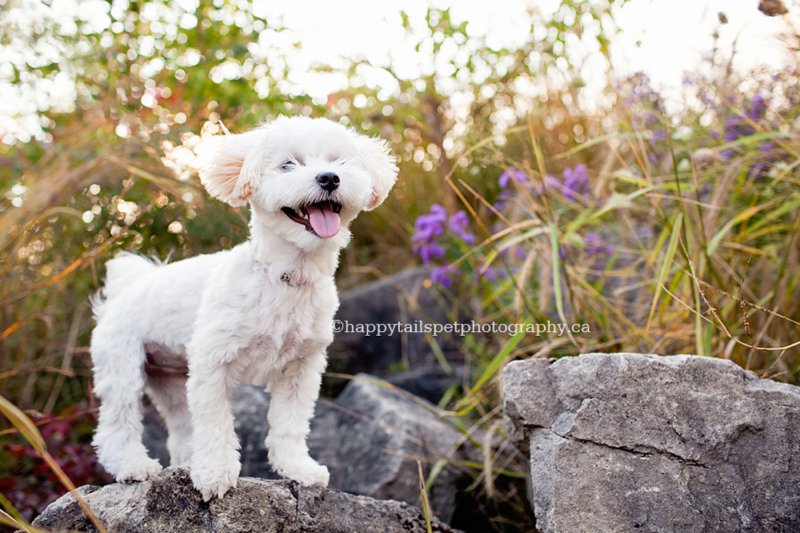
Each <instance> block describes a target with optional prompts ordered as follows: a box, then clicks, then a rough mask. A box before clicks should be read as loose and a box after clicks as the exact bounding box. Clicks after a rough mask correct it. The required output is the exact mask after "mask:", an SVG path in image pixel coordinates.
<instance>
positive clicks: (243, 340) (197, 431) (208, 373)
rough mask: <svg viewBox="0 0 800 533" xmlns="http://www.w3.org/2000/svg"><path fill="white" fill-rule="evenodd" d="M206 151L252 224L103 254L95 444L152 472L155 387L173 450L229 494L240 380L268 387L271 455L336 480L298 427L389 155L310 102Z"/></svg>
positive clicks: (215, 174)
mask: <svg viewBox="0 0 800 533" xmlns="http://www.w3.org/2000/svg"><path fill="white" fill-rule="evenodd" d="M201 152H202V153H201V156H202V157H203V159H204V163H203V167H202V169H201V172H200V177H201V181H202V183H203V185H204V186H205V187H206V189H207V190H208V192H209V193H210V194H211V195H212V196H214V197H216V198H219V199H220V200H222V201H225V202H227V203H229V204H231V205H242V204H244V203H249V204H250V207H251V222H250V238H249V240H247V241H246V242H245V243H243V244H240V245H239V246H236V247H235V248H233V249H231V250H227V251H222V252H218V253H215V254H211V255H201V256H197V257H193V258H190V259H186V260H183V261H178V262H176V263H171V264H160V263H157V262H154V261H150V260H148V259H145V258H143V257H140V256H137V255H133V254H126V253H123V254H120V255H118V256H117V257H115V258H114V259H112V260H111V261H109V262H108V264H107V275H106V279H105V285H104V288H103V290H102V292H101V294H100V295H99V296H98V297H96V298H95V299H94V301H93V308H94V313H95V317H96V320H97V325H96V327H95V329H94V331H93V334H92V342H91V353H92V361H93V363H94V376H95V381H94V391H95V394H96V395H97V397H98V398H100V400H101V406H100V416H99V423H98V427H97V432H96V435H95V438H94V446H95V448H96V450H97V454H98V457H99V460H100V462H101V464H102V465H103V466H104V467H105V468H106V470H108V471H109V472H110V473H111V474H113V475H114V476H115V477H116V479H117V480H118V481H134V480H143V479H146V478H148V477H150V476H153V475H154V474H156V473H157V472H159V470H160V466H159V464H158V462H156V461H155V460H154V459H152V458H150V457H148V454H147V450H146V449H145V447H144V445H143V444H142V406H141V399H142V398H141V397H142V394H143V393H146V394H147V395H148V397H149V398H150V399H151V401H152V402H153V404H154V405H155V406H156V408H157V409H158V411H159V412H160V413H161V415H162V417H163V418H164V420H165V422H166V425H167V429H168V430H169V439H168V442H167V445H168V449H169V453H170V460H171V462H172V464H176V465H189V466H190V467H191V475H192V481H193V482H194V485H195V487H196V488H197V489H198V490H199V491H200V492H201V493H202V495H203V498H204V499H206V500H209V499H210V498H212V497H213V496H218V497H222V496H223V495H224V494H225V493H226V492H227V491H228V490H229V489H230V488H231V487H235V486H236V482H237V479H238V476H239V469H240V463H239V451H238V448H239V443H238V441H237V438H236V434H235V433H234V426H233V415H232V411H231V405H230V398H231V393H232V391H233V389H234V388H235V387H236V386H237V385H238V384H239V383H252V384H257V385H263V386H265V387H267V388H268V390H269V391H270V392H271V395H272V400H271V403H270V408H269V414H268V420H269V425H270V432H269V436H268V437H267V440H266V445H267V448H268V451H269V460H270V462H271V463H272V465H273V467H274V468H275V469H276V470H277V471H278V472H279V473H280V474H281V475H283V476H286V477H288V478H290V479H293V480H296V481H298V482H300V483H302V484H306V485H308V484H319V485H327V483H328V477H329V476H328V470H327V468H325V467H324V466H321V465H319V464H318V463H317V462H316V461H314V460H313V459H312V458H311V457H310V456H309V453H308V448H307V446H306V442H305V441H306V436H307V435H308V431H309V420H310V419H311V417H312V414H313V411H314V404H315V402H316V399H317V396H318V394H319V386H320V380H321V375H322V372H323V371H324V369H325V366H326V349H327V346H328V344H330V342H331V341H332V340H333V331H332V325H333V324H332V321H333V316H334V313H335V312H336V309H337V307H338V305H339V301H338V297H337V293H336V287H335V285H334V279H333V276H334V271H335V270H336V266H337V263H338V257H339V252H340V250H341V249H342V248H343V247H344V246H346V245H347V243H348V241H349V240H350V230H349V229H348V226H349V224H350V222H351V221H352V220H353V219H354V218H355V217H356V215H357V214H358V213H359V212H361V211H364V210H370V209H374V208H375V207H377V206H378V205H380V204H381V202H383V200H384V199H385V198H386V196H387V195H388V194H389V191H390V189H391V188H392V186H393V185H394V182H395V180H396V177H397V167H396V165H395V160H394V157H392V156H391V155H390V154H389V152H388V150H387V148H386V146H385V144H384V143H383V141H380V140H377V139H372V138H368V137H365V136H361V135H358V134H356V133H355V132H353V131H352V130H350V129H347V128H345V127H344V126H342V125H340V124H337V123H334V122H331V121H328V120H325V119H310V118H279V119H277V120H275V121H273V122H272V123H269V124H267V125H264V126H262V127H259V128H257V129H255V130H253V131H250V132H247V133H243V134H238V135H226V136H216V137H212V138H211V139H210V140H207V141H206V142H204V143H203V144H202V145H201ZM321 176H322V177H321ZM325 176H327V178H326V177H325ZM332 180H333V182H332ZM333 183H335V185H336V186H335V187H334V185H333Z"/></svg>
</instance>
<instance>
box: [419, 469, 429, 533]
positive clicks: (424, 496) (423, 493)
mask: <svg viewBox="0 0 800 533" xmlns="http://www.w3.org/2000/svg"><path fill="white" fill-rule="evenodd" d="M417 472H418V473H419V497H420V499H421V500H422V514H423V515H424V516H425V528H426V529H427V531H428V533H433V527H432V526H431V504H430V502H429V501H428V491H427V489H426V488H425V476H423V475H422V463H420V462H419V461H417Z"/></svg>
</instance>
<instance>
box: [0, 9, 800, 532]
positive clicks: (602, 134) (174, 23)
mask: <svg viewBox="0 0 800 533" xmlns="http://www.w3.org/2000/svg"><path fill="white" fill-rule="evenodd" d="M620 3H622V2H612V1H611V0H606V1H600V2H583V1H579V0H573V1H564V2H562V3H561V7H560V8H559V10H558V11H557V12H556V13H555V15H552V16H546V17H545V16H543V15H542V14H540V13H537V12H536V11H531V13H530V38H529V39H528V40H526V41H525V42H523V43H521V44H520V45H519V46H515V47H512V48H493V47H491V46H489V45H488V44H487V42H486V41H485V38H483V37H481V36H478V35H471V34H470V33H469V31H468V26H467V25H466V23H464V22H463V21H459V20H454V18H453V17H452V15H451V12H450V11H449V10H446V9H436V8H430V9H429V10H428V11H427V15H426V17H425V18H424V24H422V25H421V26H420V25H419V24H418V23H416V22H414V20H412V18H410V17H409V16H407V15H405V14H404V15H403V16H402V17H401V20H402V23H403V25H404V27H405V29H406V30H407V31H408V33H409V35H413V36H414V38H415V39H416V40H417V46H416V48H415V51H414V53H415V54H417V56H418V58H419V62H420V63H421V64H425V65H429V68H427V69H423V70H422V71H421V74H420V75H419V76H418V77H415V78H413V79H408V78H404V77H403V76H401V75H400V74H398V73H397V72H396V71H395V69H394V68H393V65H391V64H386V65H372V64H367V63H365V62H364V61H362V60H360V59H359V58H350V60H349V63H348V65H347V66H346V68H345V69H344V70H343V73H344V74H345V75H346V76H347V79H348V80H349V83H348V88H347V89H346V90H343V91H341V92H338V93H336V94H331V95H330V96H329V97H328V99H327V101H326V102H317V101H315V100H313V99H312V98H310V97H309V96H307V95H304V94H302V93H301V92H299V91H297V90H296V88H294V87H291V86H289V85H287V83H286V81H285V79H286V77H287V70H288V69H289V68H290V67H289V63H288V62H287V60H286V58H285V57H283V56H282V55H281V52H280V50H279V49H274V48H271V47H270V46H269V43H270V42H274V41H276V40H281V41H282V42H286V41H287V40H288V41H289V42H291V39H292V35H291V32H289V31H288V30H286V29H285V28H282V27H281V26H280V24H279V23H276V22H275V21H273V20H269V19H265V18H262V17H260V16H257V13H258V10H257V9H254V8H253V6H252V5H251V4H250V3H249V2H247V1H243V0H242V1H235V2H234V1H228V0H225V1H222V0H216V1H213V2H211V1H207V0H200V1H199V2H196V3H177V4H172V3H168V2H159V1H131V2H127V3H120V2H111V3H109V4H108V5H107V6H106V9H107V12H108V16H107V20H105V22H104V23H103V24H100V25H97V24H96V23H94V22H90V21H88V20H81V19H80V18H78V19H76V20H68V21H67V20H56V19H54V18H53V17H50V16H47V13H46V9H45V8H43V7H41V6H40V8H41V15H42V16H41V17H36V18H35V19H31V22H30V24H29V25H28V26H26V25H25V24H24V23H21V22H20V21H21V20H26V19H25V17H20V16H19V13H20V10H25V9H30V6H31V4H30V3H29V2H22V1H20V0H18V1H11V2H8V3H7V5H6V8H5V9H4V10H3V11H2V14H0V28H2V40H1V41H0V45H2V46H3V47H5V50H6V52H8V53H6V54H3V55H2V57H0V76H2V77H3V81H5V82H10V83H12V84H14V86H15V87H17V88H18V89H19V90H20V91H28V92H30V93H31V94H41V95H44V99H45V101H44V102H43V103H42V104H41V105H40V112H39V115H38V117H39V121H40V124H41V126H42V128H43V135H41V136H40V138H36V139H29V140H25V141H24V142H23V141H17V142H13V143H11V144H3V145H0V192H2V197H0V257H2V260H0V271H1V272H0V276H1V279H2V280H3V283H2V285H1V286H0V317H1V318H0V354H1V357H0V383H1V384H2V385H1V386H2V391H3V396H5V397H7V398H9V399H11V400H12V401H14V402H15V403H16V404H17V405H19V406H21V407H23V408H25V409H28V410H30V411H31V412H39V413H46V415H47V416H46V417H43V418H41V417H40V418H39V419H38V420H39V423H40V424H41V425H42V428H43V430H42V432H43V434H44V436H45V438H46V439H47V440H48V442H49V443H50V444H51V446H52V447H53V448H56V449H57V453H56V454H55V455H56V457H57V458H59V459H60V460H61V461H62V462H63V464H65V465H72V464H73V463H74V465H76V466H75V468H74V469H71V467H69V468H68V467H65V470H67V472H68V473H69V474H70V475H72V476H74V480H75V481H76V482H79V483H83V482H88V481H92V480H94V481H95V482H97V481H98V480H99V481H102V480H103V478H102V474H101V473H100V472H99V471H98V469H97V468H96V467H95V465H93V463H92V459H91V453H90V451H89V450H88V448H87V442H88V440H89V435H90V428H91V426H92V413H93V408H94V404H93V400H92V397H91V394H90V371H89V368H90V365H89V357H88V350H87V345H88V338H89V333H90V331H91V327H92V317H91V311H90V309H89V306H88V296H89V295H90V294H92V293H93V292H94V291H96V290H97V289H98V287H99V283H100V280H101V279H102V275H103V266H102V265H103V263H104V261H105V260H106V259H108V258H109V257H110V256H112V255H113V254H114V253H115V252H116V251H118V250H120V249H127V250H137V251H138V252H139V253H143V254H152V255H156V256H158V257H162V258H163V257H167V256H171V257H172V258H173V259H176V260H177V259H181V258H183V257H186V256H191V255H195V254H197V253H203V252H209V251H215V250H218V249H220V248H226V247H229V246H231V245H232V244H234V243H237V242H240V241H242V240H243V239H244V238H245V237H246V212H245V211H243V210H234V209H231V208H227V207H226V206H224V205H222V204H220V203H219V202H214V201H210V200H207V198H206V196H205V195H204V193H203V191H202V190H201V188H200V187H199V184H198V182H197V180H196V176H195V175H194V173H193V172H192V171H191V168H190V164H189V163H190V160H191V158H192V148H193V147H194V146H196V143H197V139H198V137H197V135H198V134H199V133H200V132H202V131H206V132H208V131H218V130H219V128H220V126H219V121H222V122H223V123H224V124H225V125H226V126H227V127H228V128H230V129H232V130H235V131H242V130H245V129H247V128H249V127H252V126H254V125H256V124H258V123H259V122H260V121H263V120H266V119H269V118H270V117H274V116H276V115H280V114H289V115H298V114H302V115H312V116H327V117H330V118H333V119H335V120H340V121H342V122H344V123H346V124H350V125H352V126H353V127H355V128H356V129H358V130H360V131H363V132H366V133H369V134H375V135H380V136H382V137H384V138H386V139H387V140H388V141H389V142H390V143H391V145H392V148H393V150H394V151H395V153H396V154H398V157H399V159H400V162H401V163H400V166H401V183H400V184H399V185H398V187H397V189H396V191H395V192H394V193H393V195H392V196H391V198H390V199H389V200H388V202H387V204H386V205H385V206H384V207H382V208H381V209H380V210H378V211H376V212H374V213H372V214H371V216H369V217H362V218H360V219H359V220H358V221H357V222H356V227H355V228H354V232H355V234H356V235H357V241H358V242H357V246H352V247H350V248H349V249H348V250H346V251H345V254H344V256H343V260H342V268H341V269H340V272H339V277H340V280H339V284H340V286H341V287H347V286H351V285H353V284H355V283H358V282H361V281H365V280H371V279H374V278H375V277H376V276H380V275H383V274H387V273H391V272H395V271H398V270H400V269H402V268H404V267H406V266H410V265H415V264H419V263H424V264H427V265H429V266H430V267H431V268H432V269H433V270H432V275H431V284H432V285H435V286H436V287H437V288H438V289H439V290H441V291H442V294H443V295H445V296H448V297H449V298H450V301H452V302H454V303H453V314H454V316H461V317H465V316H466V317H469V318H470V319H475V320H477V321H483V322H489V321H495V322H500V323H507V324H526V323H535V322H546V321H548V320H550V321H553V322H563V323H581V324H587V325H588V326H589V328H590V330H591V333H590V334H586V333H581V334H573V335H566V336H565V335H556V334H552V333H549V334H544V335H538V336H537V335H532V334H519V335H515V336H512V337H510V338H509V336H508V335H494V336H492V335H470V336H467V337H465V338H460V339H456V341H457V342H458V343H460V344H461V345H462V346H463V349H462V352H463V354H464V357H465V359H466V362H467V364H468V365H469V368H470V370H471V372H470V376H469V379H468V380H467V382H465V383H463V384H462V386H461V387H459V388H458V389H457V390H453V391H450V393H449V394H448V395H447V396H446V397H445V398H444V399H443V401H442V403H441V405H440V406H441V407H442V408H444V409H447V410H449V411H451V413H450V414H451V415H455V416H456V417H457V419H458V420H461V421H462V423H463V424H464V427H465V428H466V427H483V428H493V429H492V430H491V433H492V434H493V435H495V438H496V439H497V440H498V441H500V442H501V444H500V445H499V446H500V449H502V450H506V452H507V453H506V452H504V453H497V454H496V455H494V456H493V455H492V453H488V452H487V456H488V460H487V461H485V462H484V464H483V465H475V468H474V475H475V478H476V480H477V482H476V486H475V487H474V489H475V490H479V491H483V492H484V493H485V494H487V495H488V496H490V499H491V498H493V499H494V501H495V502H496V504H491V503H490V504H487V509H486V512H487V514H489V515H493V513H494V514H496V513H497V512H498V511H497V509H500V508H501V507H502V505H506V504H507V505H509V506H511V507H512V508H515V509H517V510H518V511H519V514H520V516H521V515H522V514H524V507H525V502H524V498H523V497H522V495H521V493H520V485H519V483H518V482H516V481H514V479H515V478H514V476H513V473H508V472H505V471H504V469H505V467H506V466H507V464H508V456H509V453H511V452H508V451H507V450H508V449H509V448H508V446H505V447H504V445H503V444H502V440H503V435H502V430H501V429H498V426H496V425H495V426H493V424H494V423H495V422H496V420H497V418H498V416H499V409H498V406H499V402H498V391H497V387H496V382H497V380H496V376H497V372H498V370H499V369H500V368H501V366H502V364H503V363H505V362H506V361H508V360H510V359H512V358H515V357H545V356H567V355H575V354H578V353H585V352H589V351H634V352H654V353H697V354H703V355H708V356H716V357H726V358H730V359H733V360H734V361H736V362H737V363H739V364H740V365H742V366H744V367H746V368H750V369H753V370H755V371H757V372H759V373H760V374H761V375H763V376H766V377H772V378H775V379H780V380H784V381H788V382H790V383H797V381H798V378H800V346H798V339H800V335H798V333H800V308H798V306H799V305H800V304H798V302H799V301H800V269H798V263H800V245H798V227H799V226H800V209H798V207H799V206H800V187H799V185H800V174H799V173H798V165H799V164H800V163H798V162H799V161H800V137H799V136H798V133H797V132H798V129H800V122H799V121H800V118H799V117H798V114H799V113H800V85H798V84H799V83H800V78H798V70H797V65H795V66H794V67H789V68H787V69H786V70H784V71H781V72H765V71H764V72H752V73H747V75H746V76H742V77H740V76H741V75H738V74H735V73H733V72H731V70H730V69H729V68H728V66H729V61H730V52H729V51H725V50H716V51H715V54H713V55H712V56H710V57H708V58H707V59H706V63H705V64H704V67H703V69H702V72H699V73H690V74H687V78H686V83H685V87H684V89H685V93H686V101H687V102H688V105H687V106H686V107H685V108H684V109H683V110H681V111H679V112H676V113H671V114H668V113H667V112H666V110H665V105H664V102H663V100H662V97H661V95H660V94H659V93H658V92H657V91H656V90H655V89H653V88H652V87H651V86H650V83H649V81H648V79H647V78H646V76H644V75H637V76H633V77H630V78H625V79H618V78H616V77H615V76H614V73H613V72H611V71H609V72H608V76H607V87H606V88H605V90H604V91H601V94H602V95H603V99H602V100H601V101H600V103H599V104H593V105H589V104H587V98H586V94H585V92H586V91H587V88H586V86H585V83H584V82H583V81H582V80H583V77H582V71H583V70H582V69H583V68H584V66H585V59H586V58H585V57H583V56H581V55H580V54H576V53H573V52H571V50H572V49H573V48H572V47H571V44H570V43H574V40H575V39H576V38H577V39H580V40H582V42H586V41H587V40H588V41H591V42H593V43H594V45H593V47H594V48H595V49H596V50H597V51H598V53H599V54H600V55H601V57H602V56H603V55H605V54H608V46H609V42H610V41H611V40H613V38H614V35H615V28H614V21H613V16H612V14H613V9H612V8H613V7H614V5H618V4H620ZM754 11H755V9H754ZM720 23H721V24H724V18H723V17H720ZM796 39H797V35H788V36H787V45H791V43H793V42H796ZM298 46H301V44H298ZM52 47H56V48H57V49H58V50H60V54H59V58H60V59H58V60H54V59H53V58H52V55H48V53H46V51H47V50H48V49H49V48H52ZM19 49H22V50H25V54H22V55H20V54H15V53H11V52H12V51H14V50H19ZM330 68H331V67H328V66H325V65H321V66H320V67H319V69H320V70H321V71H326V70H330ZM365 69H373V70H374V69H377V70H380V71H381V72H382V73H383V74H384V75H385V76H389V77H391V78H392V79H393V80H394V83H395V84H396V87H397V90H396V91H394V92H392V93H391V94H386V91H383V90H381V89H380V88H379V87H375V86H371V85H370V84H368V83H366V82H365V81H364V80H365V76H364V71H365ZM63 83H71V84H74V87H75V92H74V98H73V99H72V101H71V102H68V103H67V104H66V105H65V104H62V103H59V104H57V105H56V103H53V102H49V101H47V98H46V95H47V87H50V86H52V85H55V84H63ZM592 89H593V90H595V91H596V89H597V88H596V87H594V88H592ZM53 414H55V415H56V418H53V417H52V416H51V415H53ZM42 416H44V415H42ZM14 433H15V432H14V430H13V429H11V428H9V429H4V430H3V431H2V433H1V434H2V438H3V439H4V448H3V451H2V452H0V454H2V455H0V477H3V476H5V477H3V479H0V487H2V490H3V493H4V494H5V496H6V497H7V498H9V499H10V500H11V502H12V503H13V504H14V505H16V506H18V507H19V508H20V509H21V510H22V512H23V515H24V516H25V517H26V518H30V517H31V516H32V515H33V514H34V513H35V512H36V510H37V509H41V506H42V505H43V504H45V503H46V502H47V500H48V499H51V498H52V497H53V496H55V495H56V494H57V493H58V492H59V488H58V485H57V484H55V483H52V484H51V485H52V488H51V489H48V490H46V491H39V493H40V494H45V495H46V497H42V498H38V497H33V496H31V491H30V487H31V486H35V485H37V484H39V485H41V484H42V483H45V485H41V486H48V487H50V486H51V485H46V483H47V482H43V481H42V480H43V479H45V478H47V476H48V474H47V471H46V468H45V469H43V468H42V467H41V464H40V463H37V462H36V460H35V459H33V457H32V456H31V454H30V453H29V450H27V449H26V448H25V445H24V444H23V442H22V441H21V439H19V438H17V437H16V436H15V435H14ZM493 461H495V462H493ZM500 461H505V463H503V464H500ZM48 479H49V478H48ZM509 480H510V481H509ZM515 483H516V484H515ZM26 487H27V488H26ZM498 487H499V488H498ZM502 502H505V503H502ZM503 508H504V509H506V511H504V512H507V508H506V507H503ZM492 509H494V510H492ZM512 514H513V513H512ZM509 516H510V515H509ZM519 520H524V519H522V518H520V519H519ZM494 525H495V527H496V528H498V529H504V528H506V529H513V528H514V527H515V522H514V519H509V518H508V517H507V518H506V519H498V518H496V517H495V522H494ZM517 525H519V523H517Z"/></svg>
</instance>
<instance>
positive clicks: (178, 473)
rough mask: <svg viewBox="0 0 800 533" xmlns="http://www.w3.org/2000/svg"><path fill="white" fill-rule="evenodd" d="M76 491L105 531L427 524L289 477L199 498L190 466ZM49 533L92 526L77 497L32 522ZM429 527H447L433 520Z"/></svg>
mask: <svg viewBox="0 0 800 533" xmlns="http://www.w3.org/2000/svg"><path fill="white" fill-rule="evenodd" d="M79 491H80V494H81V495H82V496H83V498H84V499H85V500H86V502H87V503H88V505H89V507H90V508H91V509H92V511H93V512H94V513H95V514H96V515H97V516H98V518H99V519H100V520H101V521H102V522H103V523H104V525H105V526H106V527H107V529H108V531H109V532H110V533H114V532H119V533H122V532H136V533H151V532H152V533H190V532H198V533H200V532H202V533H208V532H220V533H223V532H224V533H245V532H253V533H271V532H285V533H289V532H298V533H300V532H315V531H318V532H324V533H335V532H343V533H344V532H347V533H351V532H355V531H357V532H375V533H383V532H398V533H400V532H406V531H418V532H424V531H425V530H426V523H425V518H424V516H423V514H422V512H421V511H420V510H419V509H418V508H416V507H413V506H410V505H408V504H405V503H400V502H395V501H377V500H374V499H372V498H367V497H364V496H353V495H350V494H344V493H341V492H336V491H332V490H328V489H322V488H319V487H312V488H304V487H300V486H299V485H297V484H296V483H293V482H289V481H265V480H258V479H249V478H243V479H240V480H239V485H238V487H237V488H235V489H232V490H231V491H230V492H229V493H228V494H226V495H225V497H224V498H222V499H221V500H219V499H216V498H215V499H213V500H211V502H208V503H206V502H204V501H203V499H202V497H201V496H200V493H199V492H197V491H196V490H195V489H194V488H193V487H192V482H191V480H190V479H189V474H188V471H187V470H185V469H179V468H168V469H166V470H164V471H163V472H162V473H161V474H160V475H159V476H158V477H157V478H155V479H152V480H149V481H145V482H141V483H132V484H120V483H115V484H112V485H107V486H105V487H102V488H98V487H91V486H87V487H81V489H79ZM34 525H35V526H37V527H39V528H42V529H45V530H47V531H51V532H62V531H64V532H66V531H70V532H71V531H81V532H82V531H87V532H88V531H92V532H93V531H96V530H95V528H94V526H93V525H92V523H91V522H90V521H89V519H88V518H87V517H86V516H85V515H84V513H83V511H82V510H81V508H80V506H79V505H78V503H77V502H76V501H75V499H74V498H73V497H72V496H71V495H69V494H67V495H65V496H62V497H61V498H59V499H58V500H56V501H55V502H53V503H52V504H50V505H49V506H48V507H47V509H45V511H44V512H43V513H42V514H41V515H40V516H39V517H38V518H37V519H36V520H34ZM431 525H432V528H433V530H434V531H439V532H446V531H453V530H452V529H450V528H449V527H448V526H446V525H444V524H442V523H441V522H439V521H438V520H437V519H436V518H432V524H431Z"/></svg>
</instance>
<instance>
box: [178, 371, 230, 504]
mask: <svg viewBox="0 0 800 533" xmlns="http://www.w3.org/2000/svg"><path fill="white" fill-rule="evenodd" d="M233 388H234V383H233V382H232V379H231V376H230V375H229V370H228V368H227V365H226V364H225V363H224V362H209V361H203V362H202V363H197V364H192V365H190V369H189V381H188V383H187V393H188V401H189V411H190V413H191V416H192V459H191V476H192V482H193V483H194V486H195V488H196V489H197V490H199V491H200V493H201V494H202V495H203V499H204V500H205V501H208V500H210V499H211V498H212V497H213V496H217V497H219V498H222V496H224V495H225V493H226V492H228V490H229V489H231V488H233V487H235V486H236V482H237V480H238V478H239V470H240V468H241V464H240V462H239V440H238V439H237V438H236V432H235V431H234V425H233V410H232V407H231V393H232V391H233Z"/></svg>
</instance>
